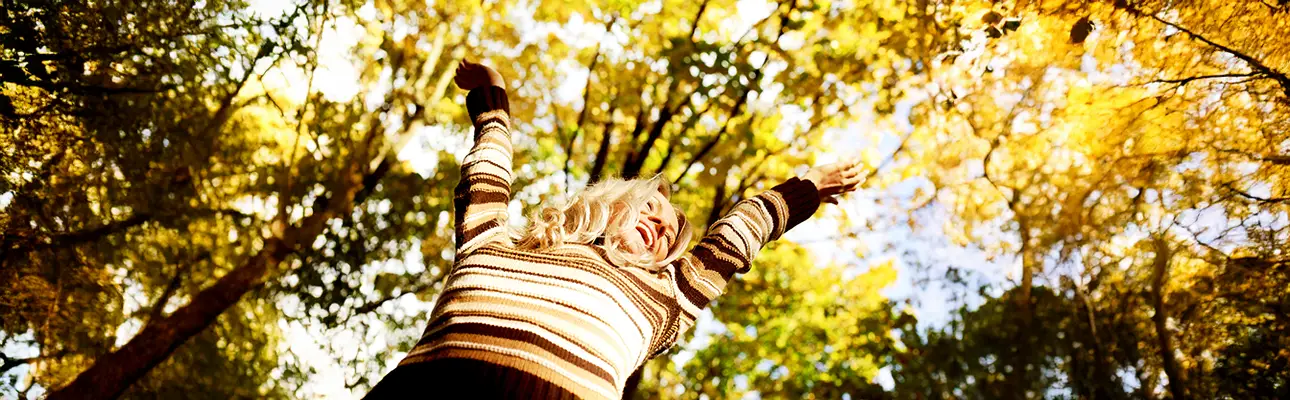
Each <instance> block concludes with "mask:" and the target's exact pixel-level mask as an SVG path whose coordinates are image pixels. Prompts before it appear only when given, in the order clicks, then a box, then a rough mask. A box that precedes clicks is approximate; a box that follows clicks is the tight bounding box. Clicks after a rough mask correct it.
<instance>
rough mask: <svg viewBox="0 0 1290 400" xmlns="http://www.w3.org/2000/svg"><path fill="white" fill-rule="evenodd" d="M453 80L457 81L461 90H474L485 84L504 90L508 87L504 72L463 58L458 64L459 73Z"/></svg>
mask: <svg viewBox="0 0 1290 400" xmlns="http://www.w3.org/2000/svg"><path fill="white" fill-rule="evenodd" d="M452 80H453V81H454V82H456V83H457V87H459V88H461V90H472V89H475V88H478V87H484V86H497V87H499V88H502V89H503V90H505V89H506V80H505V79H502V74H499V73H497V70H494V69H492V68H489V67H486V66H484V65H482V64H476V63H473V62H470V61H469V60H461V63H460V64H457V73H456V76H454V77H453V79H452Z"/></svg>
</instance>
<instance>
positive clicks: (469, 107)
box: [453, 86, 514, 254]
mask: <svg viewBox="0 0 1290 400" xmlns="http://www.w3.org/2000/svg"><path fill="white" fill-rule="evenodd" d="M466 111H468V112H469V113H470V118H471V120H472V121H473V122H474V124H475V128H474V139H475V145H474V147H472V148H471V149H470V153H467V154H466V159H465V160H464V161H462V163H461V180H460V181H459V182H458V183H457V187H456V189H455V191H454V195H453V213H454V217H455V218H456V238H457V253H458V254H465V253H469V252H471V251H472V250H474V249H477V248H479V247H480V246H481V245H483V244H485V243H488V242H490V241H493V240H498V239H501V238H504V237H506V235H505V234H504V233H505V226H506V220H507V218H506V217H507V215H506V212H507V204H508V203H509V202H510V198H511V182H512V181H513V179H514V174H513V173H512V170H511V156H512V153H511V133H510V129H511V119H510V102H509V101H508V100H507V97H506V89H502V88H499V87H495V86H486V87H481V88H476V89H473V90H471V91H470V93H469V94H468V95H467V96H466Z"/></svg>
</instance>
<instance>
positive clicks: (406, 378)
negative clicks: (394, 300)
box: [363, 358, 578, 400]
mask: <svg viewBox="0 0 1290 400" xmlns="http://www.w3.org/2000/svg"><path fill="white" fill-rule="evenodd" d="M363 398H364V399H370V400H378V399H553V400H555V399H559V400H565V399H569V400H574V399H577V398H578V396H575V395H574V394H573V393H571V392H569V391H568V390H565V389H564V388H562V387H560V386H557V385H556V384H554V383H551V382H550V381H547V380H545V379H542V378H539V377H538V376H536V375H533V374H530V373H528V372H524V371H520V370H518V369H515V368H510V367H504V366H501V365H496V364H492V363H488V362H484V361H479V360H469V359H461V358H449V359H438V360H433V361H427V362H423V363H417V364H410V365H402V366H399V367H398V368H395V369H394V371H390V373H389V374H388V375H386V376H385V378H382V379H381V381H380V382H378V383H377V384H376V387H373V388H372V391H371V392H368V393H367V396H365V397H363Z"/></svg>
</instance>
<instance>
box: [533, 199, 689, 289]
mask: <svg viewBox="0 0 1290 400" xmlns="http://www.w3.org/2000/svg"><path fill="white" fill-rule="evenodd" d="M655 192H660V193H662V194H663V197H668V198H670V197H671V194H672V193H671V185H670V183H669V182H667V181H666V180H664V179H662V177H661V176H654V177H653V178H649V179H629V180H625V179H619V178H609V179H605V180H603V181H601V182H598V183H596V184H593V185H591V186H588V187H587V188H586V189H584V190H583V191H582V192H581V193H579V194H578V195H577V196H574V197H573V199H571V200H569V201H567V202H564V203H563V204H554V205H548V206H545V207H542V208H540V209H539V210H537V212H535V213H534V214H533V215H532V216H531V217H530V218H529V221H530V223H529V226H528V227H526V228H524V229H522V230H518V231H516V232H514V233H513V236H514V238H515V245H516V247H518V248H521V249H528V250H544V249H549V248H552V247H556V246H561V245H566V244H583V245H595V246H600V247H601V248H603V249H604V250H605V253H606V254H607V255H608V257H609V261H610V262H612V263H614V265H618V266H620V267H621V266H632V267H639V268H644V269H647V270H650V271H657V270H658V269H660V268H662V267H663V266H666V265H668V264H671V263H672V262H673V261H676V259H678V258H680V257H681V255H682V254H684V253H685V251H686V249H687V247H688V246H689V244H690V239H691V237H692V236H693V229H692V228H691V227H690V223H689V221H688V220H687V219H686V218H685V214H684V213H682V212H681V210H680V209H677V210H676V220H677V222H678V225H679V226H677V235H676V240H674V241H673V242H672V243H671V248H670V249H668V253H667V257H665V258H664V259H662V260H656V259H655V258H654V254H652V253H650V252H648V251H647V252H633V251H632V250H631V249H630V248H629V247H628V246H627V242H626V238H625V237H624V236H623V234H624V233H625V232H629V231H633V230H634V229H635V226H636V222H637V218H638V217H639V216H640V212H641V209H642V208H643V207H645V204H646V202H647V201H649V199H650V197H652V196H653V195H654V193H655Z"/></svg>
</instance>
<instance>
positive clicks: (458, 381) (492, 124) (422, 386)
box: [367, 62, 860, 399]
mask: <svg viewBox="0 0 1290 400" xmlns="http://www.w3.org/2000/svg"><path fill="white" fill-rule="evenodd" d="M455 80H456V83H457V85H458V86H459V87H460V88H462V89H464V90H469V91H470V94H469V95H467V96H466V108H467V110H468V111H469V113H470V117H471V119H472V120H473V121H474V124H475V130H474V136H475V145H474V147H473V148H472V149H471V151H470V153H469V154H468V155H467V156H466V159H465V161H464V162H463V163H462V171H461V172H462V174H461V176H462V178H461V181H460V183H459V184H458V185H457V188H456V195H455V198H454V208H455V209H454V211H455V213H456V214H455V215H456V221H457V225H456V238H457V259H456V263H455V264H454V266H453V270H452V271H451V272H450V275H449V276H448V279H447V281H446V283H445V284H444V288H443V292H441V293H440V295H439V300H438V303H437V304H436V305H435V308H434V311H433V312H432V313H431V317H430V323H429V326H427V327H426V331H425V333H424V334H423V335H422V337H421V340H420V341H419V342H418V343H417V345H416V346H415V347H413V349H412V350H411V351H410V352H409V353H408V355H407V356H406V357H405V358H404V359H403V360H402V361H401V362H400V363H399V366H398V367H397V368H395V369H394V371H392V372H390V374H389V375H387V376H386V377H385V378H384V379H383V380H382V381H381V382H380V383H378V384H377V385H376V387H375V388H373V389H372V391H371V393H369V394H368V396H367V397H368V398H407V397H414V398H423V397H436V398H472V399H479V398H525V399H529V398H542V399H546V398H556V399H565V398H568V399H572V398H584V399H619V398H622V391H623V387H624V385H625V382H626V380H627V378H628V376H629V375H631V374H632V372H633V371H635V370H636V369H637V368H638V367H640V366H641V365H642V364H643V363H644V362H645V361H647V360H649V359H650V358H652V357H654V356H656V355H658V354H660V353H663V352H664V351H666V350H667V349H668V348H669V347H671V346H672V345H673V343H675V342H676V340H677V338H678V337H680V336H681V334H682V333H684V332H685V331H686V330H688V329H690V327H691V326H693V325H694V322H695V318H697V316H698V315H699V313H700V311H701V310H702V309H703V308H704V307H705V306H706V305H707V304H708V303H709V302H711V301H712V300H713V299H714V298H716V297H717V296H718V295H720V294H721V293H722V292H723V291H724V289H725V286H726V284H727V282H729V281H730V279H731V278H733V277H734V274H735V273H742V272H746V271H748V268H749V267H750V265H751V263H752V259H753V256H755V255H756V254H757V252H758V250H760V249H761V247H762V245H763V244H765V243H767V242H769V241H771V240H775V239H777V238H779V237H780V235H782V234H783V233H784V232H785V231H787V230H788V229H789V228H792V227H793V226H795V225H797V224H798V223H800V222H802V221H804V220H806V219H807V218H809V217H810V216H811V214H813V213H814V212H815V210H816V208H817V207H819V204H820V202H822V201H823V202H830V203H835V202H836V199H835V196H837V195H839V194H842V193H845V192H849V191H851V190H854V189H855V186H856V184H857V183H858V182H859V179H860V178H859V175H860V174H859V167H858V166H857V165H856V163H854V162H849V163H841V164H831V165H826V166H823V167H817V168H814V169H812V170H811V171H810V172H809V173H808V174H807V175H806V176H805V177H804V178H803V179H799V178H792V179H789V180H788V181H786V182H784V183H782V184H780V185H778V186H775V187H774V188H772V189H770V190H768V191H766V192H764V193H762V194H761V195H758V196H756V197H754V198H751V199H747V200H744V201H742V202H740V203H739V204H737V205H735V207H734V209H733V210H731V211H730V213H729V214H728V215H726V216H725V217H724V218H722V219H721V220H719V221H717V223H715V224H713V226H712V227H710V228H709V232H708V234H707V236H705V237H704V238H703V239H702V240H701V241H700V242H699V245H698V246H697V247H695V248H694V249H693V250H691V251H689V252H686V251H685V248H686V246H687V245H688V244H689V243H690V234H691V233H690V226H689V224H688V223H687V222H686V219H685V216H684V215H683V214H682V213H681V212H679V211H677V210H676V209H674V208H673V207H672V204H671V203H670V202H669V201H668V196H669V191H668V184H667V182H666V181H663V180H660V179H659V178H658V177H655V178H653V179H642V180H618V179H610V180H606V181H604V182H601V183H597V184H595V185H592V186H590V187H588V188H587V189H586V190H584V191H583V193H581V194H579V195H578V196H577V197H575V198H574V199H573V200H572V201H570V202H569V203H567V204H564V205H560V206H548V207H545V208H544V209H542V210H541V211H540V212H539V213H537V214H536V215H534V217H533V218H532V221H533V222H532V224H531V226H530V227H528V228H527V229H526V230H524V231H522V232H517V233H515V234H510V232H508V231H507V223H506V219H507V214H506V211H507V203H508V202H509V200H510V194H511V193H510V184H511V182H512V179H513V178H514V175H513V173H512V170H511V141H510V131H509V129H510V127H511V121H510V118H509V114H508V112H509V103H508V100H507V95H506V87H505V83H504V82H503V80H502V78H501V76H500V75H499V74H498V73H497V72H496V71H494V70H492V69H491V68H488V67H484V66H482V65H479V64H474V63H469V62H463V63H462V64H461V65H460V66H458V69H457V76H456V78H455Z"/></svg>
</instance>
